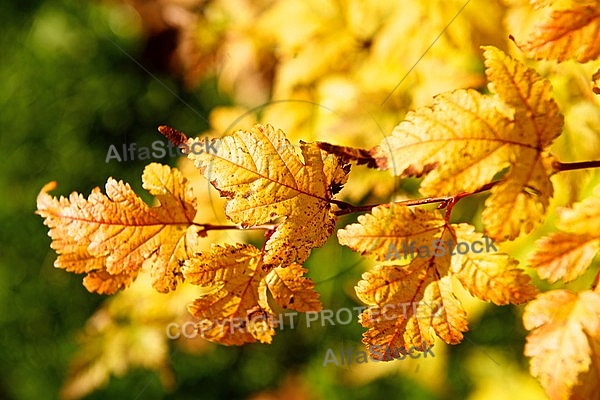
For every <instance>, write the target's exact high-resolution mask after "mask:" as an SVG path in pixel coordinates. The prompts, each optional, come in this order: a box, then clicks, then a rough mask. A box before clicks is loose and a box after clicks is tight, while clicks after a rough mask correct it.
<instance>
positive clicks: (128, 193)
mask: <svg viewBox="0 0 600 400" xmlns="http://www.w3.org/2000/svg"><path fill="white" fill-rule="evenodd" d="M142 179H143V187H144V188H145V189H147V190H148V191H149V192H150V194H152V195H154V196H155V197H156V199H157V200H158V201H159V202H160V205H159V206H156V207H150V206H148V205H147V204H146V203H144V202H143V201H142V200H141V199H140V198H139V197H138V196H137V195H136V194H135V193H134V192H133V190H132V189H131V187H130V186H129V185H128V184H125V183H123V182H122V181H119V182H117V181H116V180H114V179H112V178H109V179H108V181H107V183H106V195H103V194H102V193H101V192H100V189H99V188H95V189H94V190H93V191H92V193H91V194H90V196H89V197H88V199H85V198H84V197H83V196H82V195H80V194H77V193H72V194H71V195H70V196H69V198H68V199H67V198H64V197H61V198H60V199H57V198H54V197H52V196H50V195H49V194H48V193H47V192H48V191H50V190H52V189H54V187H55V186H56V185H55V184H54V183H51V184H48V185H46V186H45V187H44V188H43V189H42V191H41V192H40V194H39V195H38V199H37V208H38V210H37V212H36V213H37V214H39V215H41V216H42V217H44V218H45V221H44V223H45V224H46V225H47V226H48V227H49V228H50V232H49V235H50V237H51V238H52V240H53V241H52V244H51V247H52V248H53V249H54V250H56V252H57V253H58V254H59V256H58V258H57V259H56V261H55V263H54V265H55V267H57V268H63V269H66V270H67V271H70V272H75V273H82V272H86V273H88V275H87V276H86V277H85V279H84V285H85V286H86V288H87V289H88V290H89V291H95V292H98V293H105V294H112V293H114V292H116V291H117V290H120V289H122V288H124V287H127V286H128V285H129V284H130V283H131V282H132V280H133V279H135V277H136V276H137V274H138V272H139V270H140V268H142V264H143V263H144V262H146V261H147V262H149V264H151V275H152V281H153V283H152V285H153V287H154V288H155V289H156V290H158V291H159V292H168V291H169V290H174V289H175V287H176V286H177V283H178V282H181V280H182V275H181V272H180V265H179V264H180V262H181V261H183V260H184V259H186V258H187V257H188V252H189V248H190V247H193V246H192V242H193V241H194V240H195V238H197V232H198V228H197V227H196V226H194V225H193V219H194V217H195V215H196V209H195V198H194V196H193V193H192V190H191V188H189V187H188V185H187V181H186V179H185V178H183V176H182V175H181V173H180V172H179V171H178V170H176V169H171V168H170V167H168V166H166V165H160V164H156V163H152V164H149V165H148V166H147V167H146V168H145V169H144V174H143V177H142Z"/></svg>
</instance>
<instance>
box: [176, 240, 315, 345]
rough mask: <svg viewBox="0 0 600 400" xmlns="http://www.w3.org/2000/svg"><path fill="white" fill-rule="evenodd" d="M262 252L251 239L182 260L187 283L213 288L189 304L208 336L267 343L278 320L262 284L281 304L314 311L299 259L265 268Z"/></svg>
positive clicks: (231, 341) (310, 287)
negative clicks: (287, 263) (290, 263)
mask: <svg viewBox="0 0 600 400" xmlns="http://www.w3.org/2000/svg"><path fill="white" fill-rule="evenodd" d="M261 259H262V254H261V251H260V250H259V249H257V248H256V247H254V246H252V245H243V244H237V245H235V246H232V245H227V244H226V245H224V246H213V248H212V251H211V252H210V253H204V254H203V255H201V256H199V257H192V258H190V259H189V260H187V261H186V262H185V265H184V268H183V273H184V275H185V278H186V280H187V281H189V282H190V283H192V284H195V285H200V286H205V287H212V288H213V289H214V290H212V291H211V292H209V293H207V294H205V295H203V296H201V297H200V298H198V299H196V300H195V301H194V302H193V303H192V304H190V306H189V307H188V310H189V311H190V313H191V314H192V315H193V316H194V317H196V318H198V319H199V322H198V324H197V327H198V330H199V332H200V334H201V336H202V337H203V338H205V339H207V340H210V341H214V342H218V343H222V344H227V345H232V344H235V345H240V344H244V343H252V342H255V341H257V340H258V341H260V342H262V343H271V340H272V337H273V335H274V334H275V331H274V329H273V328H275V327H277V325H278V323H279V321H278V319H277V317H276V316H275V314H274V313H273V312H272V309H271V307H270V306H269V303H268V300H267V289H269V291H270V292H271V294H272V295H273V298H274V300H275V301H276V302H277V303H278V304H279V305H280V306H281V307H283V308H291V309H294V310H298V311H318V310H320V309H321V303H320V302H319V300H318V297H319V295H318V293H316V292H315V291H314V290H313V287H314V284H313V282H312V281H311V280H310V279H308V278H305V277H303V275H304V273H305V272H306V270H305V269H304V268H302V266H300V265H298V264H292V265H290V266H289V267H288V268H274V269H272V270H271V271H270V272H266V270H265V268H264V267H263V264H262V261H261Z"/></svg>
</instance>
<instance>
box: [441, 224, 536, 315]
mask: <svg viewBox="0 0 600 400" xmlns="http://www.w3.org/2000/svg"><path fill="white" fill-rule="evenodd" d="M453 228H454V230H455V232H456V237H457V242H464V243H470V244H472V245H471V251H469V252H466V253H464V254H461V253H459V252H457V254H456V256H455V257H452V268H451V272H452V274H453V275H454V276H455V277H456V278H458V280H459V281H460V283H461V284H462V285H463V286H464V287H465V289H467V290H468V291H469V293H471V294H472V295H473V296H475V297H477V298H479V299H481V300H484V301H491V302H492V303H494V304H496V305H504V304H521V303H525V302H527V301H529V300H532V299H533V298H535V296H536V294H537V293H538V292H537V289H536V287H535V286H533V285H532V284H531V278H530V277H529V276H528V275H527V274H525V272H524V271H523V270H522V269H519V268H517V266H518V264H519V262H518V261H517V260H515V259H514V258H512V257H511V256H509V255H508V254H504V253H491V252H490V253H489V252H486V251H485V249H484V247H485V246H484V245H480V246H478V247H479V248H475V246H474V243H477V242H479V243H484V242H487V241H488V239H489V238H488V239H486V238H484V237H483V235H482V234H481V233H479V232H475V230H474V228H473V227H472V226H470V225H468V224H459V225H453Z"/></svg>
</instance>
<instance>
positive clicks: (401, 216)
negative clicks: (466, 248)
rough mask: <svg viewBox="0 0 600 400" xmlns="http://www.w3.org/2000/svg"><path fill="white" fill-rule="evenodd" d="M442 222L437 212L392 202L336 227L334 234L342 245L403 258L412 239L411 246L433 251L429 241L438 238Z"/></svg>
mask: <svg viewBox="0 0 600 400" xmlns="http://www.w3.org/2000/svg"><path fill="white" fill-rule="evenodd" d="M444 226H445V221H444V219H443V218H442V217H441V215H439V213H432V212H430V211H424V210H421V209H418V208H417V209H411V208H409V207H406V206H396V205H393V204H392V205H391V206H388V205H382V206H378V207H375V208H373V209H372V210H371V213H370V214H364V215H360V216H359V217H358V223H356V224H350V225H347V226H346V227H344V229H340V230H338V232H337V235H338V240H339V242H340V244H341V245H344V246H348V247H350V248H351V249H352V250H354V251H358V252H360V253H361V254H362V255H369V256H371V257H373V258H375V259H376V260H378V261H384V260H386V259H388V258H389V259H393V258H396V257H395V255H396V252H397V253H398V254H399V255H400V256H401V257H402V258H405V257H404V256H405V255H408V254H409V253H410V251H412V250H409V249H410V243H411V242H415V244H414V249H418V248H419V247H420V246H427V247H428V248H429V249H430V250H431V251H433V249H432V241H433V240H434V239H435V238H439V236H440V235H441V234H442V231H443V229H444ZM394 250H396V251H394ZM386 261H387V260H386Z"/></svg>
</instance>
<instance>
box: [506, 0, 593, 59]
mask: <svg viewBox="0 0 600 400" xmlns="http://www.w3.org/2000/svg"><path fill="white" fill-rule="evenodd" d="M532 5H533V10H532V11H531V13H532V14H533V18H532V19H533V20H534V21H535V23H533V24H531V26H530V27H529V29H527V30H526V32H524V33H523V35H524V36H525V37H522V38H520V40H518V41H517V42H516V43H517V45H518V46H519V48H520V49H521V50H523V51H524V52H525V53H526V54H527V55H528V56H529V57H532V58H536V59H546V60H557V61H559V62H560V61H564V60H567V59H570V58H574V59H576V60H577V61H579V62H582V63H584V62H587V61H590V60H594V59H596V58H598V56H599V55H600V41H598V40H597V38H598V34H599V32H600V2H599V1H597V0H565V1H541V0H536V1H532Z"/></svg>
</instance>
